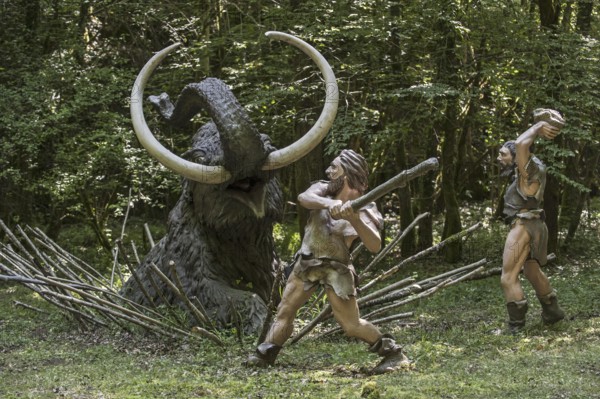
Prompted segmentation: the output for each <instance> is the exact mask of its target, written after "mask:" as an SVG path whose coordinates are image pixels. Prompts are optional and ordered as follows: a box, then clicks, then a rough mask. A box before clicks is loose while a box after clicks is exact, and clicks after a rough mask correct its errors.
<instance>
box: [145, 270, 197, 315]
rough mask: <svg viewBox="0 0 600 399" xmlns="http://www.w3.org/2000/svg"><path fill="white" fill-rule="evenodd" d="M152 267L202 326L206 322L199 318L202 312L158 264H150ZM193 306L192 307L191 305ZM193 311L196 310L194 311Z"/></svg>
mask: <svg viewBox="0 0 600 399" xmlns="http://www.w3.org/2000/svg"><path fill="white" fill-rule="evenodd" d="M150 267H151V268H152V270H154V272H155V273H156V275H157V276H158V277H160V279H161V280H162V281H163V282H164V283H165V284H166V285H167V287H169V288H170V289H171V291H173V293H174V294H175V295H176V296H177V297H178V298H179V299H180V300H181V301H182V302H183V303H184V304H185V305H186V306H188V309H189V310H190V311H191V312H192V316H194V318H195V319H196V321H197V322H198V323H200V324H202V323H203V322H204V321H203V320H202V317H201V316H200V317H198V314H200V312H199V311H198V309H197V308H196V307H195V306H194V305H193V304H192V303H191V302H190V300H189V298H188V297H187V296H186V295H185V294H183V293H182V292H180V291H179V289H178V288H177V286H175V284H173V282H171V280H170V279H169V278H168V277H167V276H166V275H165V274H164V273H163V272H161V271H160V269H159V268H158V266H156V264H154V262H150ZM188 304H189V305H191V307H190V306H189V305H188ZM192 309H195V311H194V310H192Z"/></svg>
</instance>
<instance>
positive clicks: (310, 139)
mask: <svg viewBox="0 0 600 399" xmlns="http://www.w3.org/2000/svg"><path fill="white" fill-rule="evenodd" d="M266 35H267V37H269V38H271V39H278V40H282V41H284V42H286V43H289V44H291V45H293V46H295V47H298V48H299V49H300V50H302V52H304V53H305V54H306V55H308V56H309V57H310V58H311V59H312V60H313V61H314V62H315V63H316V64H317V66H318V67H319V70H320V71H321V73H322V74H323V78H324V80H325V105H324V106H323V110H322V111H321V115H320V116H319V119H317V122H316V123H315V124H314V125H313V127H312V128H311V129H310V130H309V131H308V132H307V133H306V134H305V135H304V136H302V137H301V138H300V139H298V140H297V141H296V142H294V143H293V144H290V145H289V146H287V147H285V148H282V149H280V150H277V151H274V152H272V153H270V154H269V156H268V158H267V160H266V161H265V163H264V165H263V167H262V169H263V170H273V169H279V168H282V167H284V166H287V165H289V164H291V163H293V162H296V161H297V160H299V159H300V158H302V157H303V156H305V155H306V154H308V153H309V152H310V151H312V150H313V148H315V147H316V146H317V145H318V144H319V143H320V142H321V141H322V140H323V139H324V138H325V135H327V132H328V131H329V129H331V126H332V125H333V121H334V120H335V115H336V114H337V107H338V101H339V92H338V86H337V83H336V80H335V75H334V74H333V70H332V69H331V66H329V63H328V62H327V60H325V58H324V57H323V56H322V55H321V53H319V52H318V51H317V50H315V48H314V47H312V46H311V45H309V44H308V43H306V42H305V41H303V40H300V39H298V38H297V37H295V36H292V35H288V34H286V33H282V32H267V33H266Z"/></svg>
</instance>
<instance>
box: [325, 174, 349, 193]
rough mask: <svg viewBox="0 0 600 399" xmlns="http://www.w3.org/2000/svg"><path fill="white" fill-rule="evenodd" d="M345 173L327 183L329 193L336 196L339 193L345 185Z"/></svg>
mask: <svg viewBox="0 0 600 399" xmlns="http://www.w3.org/2000/svg"><path fill="white" fill-rule="evenodd" d="M344 177H345V176H344V175H342V176H340V177H337V178H335V179H331V180H329V182H328V183H327V195H330V196H332V197H335V196H336V194H337V193H339V192H340V191H341V190H342V188H343V187H344Z"/></svg>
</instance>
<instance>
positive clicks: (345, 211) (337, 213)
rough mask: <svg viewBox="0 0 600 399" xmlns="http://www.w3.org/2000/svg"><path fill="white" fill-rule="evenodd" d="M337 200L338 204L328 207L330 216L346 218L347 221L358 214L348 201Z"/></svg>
mask: <svg viewBox="0 0 600 399" xmlns="http://www.w3.org/2000/svg"><path fill="white" fill-rule="evenodd" d="M339 202H340V203H339V204H335V205H334V206H332V207H330V208H329V214H330V215H331V217H332V218H334V219H336V220H337V219H346V220H348V221H352V220H353V219H355V218H357V217H358V216H359V215H358V213H356V212H354V209H352V206H350V205H351V203H350V201H346V202H345V203H342V201H339Z"/></svg>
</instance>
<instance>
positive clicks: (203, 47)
mask: <svg viewBox="0 0 600 399" xmlns="http://www.w3.org/2000/svg"><path fill="white" fill-rule="evenodd" d="M530 3H532V2H521V3H519V2H515V1H508V0H503V1H491V0H484V1H477V2H466V1H462V0H452V1H443V2H440V1H434V0H425V1H414V0H411V1H404V2H381V1H374V0H368V1H358V2H334V3H327V2H321V1H314V0H308V1H302V2H300V1H291V2H285V3H264V2H260V1H255V0H248V1H241V2H166V3H161V4H160V5H158V4H152V3H148V2H100V3H97V4H96V3H94V2H80V3H77V2H40V1H33V2H27V1H24V0H15V1H9V2H6V4H3V5H2V14H1V16H0V22H1V23H2V26H3V30H2V32H0V41H1V42H2V44H3V45H2V46H1V48H0V82H2V83H1V84H0V87H1V90H2V96H0V97H1V98H0V152H1V153H2V157H1V159H0V185H1V186H2V191H1V192H0V200H1V201H2V203H3V207H2V210H1V211H0V217H1V218H2V219H4V220H7V222H8V223H9V224H14V223H33V224H38V225H41V226H44V227H45V228H46V230H48V231H49V232H50V233H51V234H54V235H55V236H58V235H60V229H61V226H62V225H66V224H69V223H74V222H81V221H85V222H87V223H88V224H89V225H90V226H91V227H92V228H93V230H94V234H96V235H97V239H98V241H99V242H100V243H101V244H102V246H104V247H105V248H107V249H108V248H110V247H111V244H112V239H113V238H114V237H115V236H116V233H114V232H112V231H111V229H112V228H111V227H109V226H111V225H114V224H115V223H114V222H115V221H118V220H120V219H121V218H122V216H123V214H124V213H125V211H126V209H127V207H128V206H132V205H134V208H132V209H131V211H132V212H133V213H135V214H136V215H137V216H140V217H146V218H150V219H151V218H156V216H157V215H159V217H161V218H164V212H165V210H166V209H170V208H171V206H172V205H173V203H174V201H175V199H176V198H177V196H178V190H179V188H178V187H179V186H178V183H179V178H178V177H177V176H175V175H173V174H172V173H171V172H169V171H166V170H165V169H164V168H162V167H161V166H159V165H158V164H157V162H155V161H154V160H152V159H150V157H149V156H148V155H147V154H146V153H145V151H144V150H143V149H141V148H140V147H139V144H138V143H137V140H136V139H135V137H134V135H133V133H132V131H131V127H130V120H129V119H130V117H129V111H128V103H127V98H128V95H129V91H130V89H131V84H132V82H133V80H134V77H135V74H136V73H137V71H139V69H140V67H141V66H142V65H143V63H145V62H146V60H147V59H148V58H149V57H150V56H151V54H152V53H153V52H155V51H156V50H158V49H160V48H163V47H164V46H166V45H167V44H169V43H171V42H174V41H180V42H182V43H183V46H182V47H181V48H180V49H179V50H178V51H177V52H176V53H175V54H172V55H171V56H170V57H169V58H168V60H166V61H165V62H164V63H163V65H162V66H161V67H160V68H159V69H158V70H157V71H156V73H155V74H154V76H153V78H152V79H151V81H150V82H149V87H148V88H147V92H148V93H147V94H157V93H160V92H162V91H165V92H167V93H169V94H171V95H172V96H173V97H175V96H176V94H177V93H178V92H179V91H180V90H181V88H182V87H183V86H184V85H185V84H186V83H189V82H194V81H199V80H201V79H203V78H204V77H207V76H216V77H219V78H221V79H223V80H224V81H226V82H227V83H228V84H229V85H230V86H231V87H232V89H233V91H234V92H235V94H236V96H237V97H238V99H239V100H240V102H241V103H242V104H243V105H244V106H245V107H246V109H247V110H248V111H249V113H250V116H251V118H252V120H253V121H254V122H255V123H256V125H257V126H258V127H259V129H260V130H261V131H262V132H264V133H267V134H269V135H270V136H271V138H272V140H273V143H274V144H275V145H276V146H277V147H280V148H281V147H283V146H285V145H287V144H289V143H291V142H292V141H294V140H295V139H296V137H295V136H296V134H297V132H298V131H301V130H303V128H304V127H305V126H310V124H312V122H313V121H315V120H316V118H317V116H318V114H319V112H320V110H321V107H322V100H323V94H324V88H323V86H322V82H321V80H320V78H319V74H318V71H317V70H316V68H315V67H314V66H313V65H312V62H311V61H310V60H308V59H306V57H305V56H304V55H303V54H299V52H298V51H297V50H296V49H293V48H290V46H288V45H287V44H285V43H279V42H271V41H269V40H268V39H267V38H266V37H264V32H265V31H267V30H280V31H284V32H289V33H293V34H296V35H298V36H300V37H301V38H303V39H305V40H307V41H308V42H309V43H311V44H312V45H314V46H315V47H316V48H317V49H318V50H320V51H321V52H322V53H323V55H324V56H325V57H326V58H327V59H328V60H329V61H330V63H331V64H332V67H333V70H334V72H335V74H336V76H337V78H338V82H339V88H340V100H341V101H340V108H339V111H338V117H337V119H336V122H335V124H334V126H333V128H332V130H331V132H330V133H329V135H328V136H327V138H326V141H325V144H324V150H323V151H324V153H323V156H324V157H328V158H330V157H332V156H333V155H334V154H335V153H337V152H338V151H339V150H341V149H343V148H348V147H350V148H353V149H355V150H359V151H361V152H362V153H363V154H365V155H366V156H367V158H368V161H369V163H370V165H371V168H372V172H373V173H372V179H373V180H374V181H379V179H381V178H384V177H386V176H390V175H393V174H395V173H397V172H398V168H399V166H398V164H399V163H400V162H399V159H398V150H397V143H398V141H399V140H404V144H405V147H406V149H407V154H405V155H406V158H407V159H406V162H407V163H408V164H415V163H417V162H418V161H421V160H422V159H423V158H424V157H426V156H433V155H437V156H439V151H440V148H441V144H442V143H443V142H444V140H445V133H443V132H442V131H440V129H439V126H440V125H441V124H443V123H444V122H446V121H448V120H449V119H450V122H452V123H453V126H455V130H456V133H457V134H458V141H457V147H460V148H456V153H455V154H454V157H455V158H456V165H455V167H456V170H457V176H461V177H464V179H462V180H464V181H460V182H459V183H460V184H457V185H456V191H457V192H456V195H458V197H459V198H460V199H462V198H468V197H469V196H473V195H475V194H474V193H475V192H478V194H477V195H478V197H477V198H479V199H484V198H492V201H494V202H496V201H497V197H498V195H499V193H498V190H496V189H495V187H494V186H495V183H496V178H497V168H495V167H494V158H495V152H496V150H497V148H498V146H499V145H500V144H501V143H502V142H503V141H505V140H507V139H512V138H514V137H515V136H516V135H517V134H519V133H520V132H522V131H523V130H524V129H525V128H526V127H527V126H528V124H529V123H530V122H531V111H532V110H533V109H534V108H536V107H539V106H544V107H555V108H557V109H559V110H560V111H561V112H563V114H564V115H565V116H566V119H567V126H566V127H565V129H564V130H563V133H562V135H561V136H559V139H558V140H555V141H554V142H548V143H547V142H543V143H540V145H539V146H538V155H539V156H540V157H541V158H542V159H543V160H544V161H545V162H546V163H547V164H548V165H551V173H552V174H553V175H554V176H556V177H557V178H558V180H559V181H560V184H561V189H562V190H564V191H569V190H575V192H576V193H577V195H581V194H582V193H583V194H585V193H587V192H588V191H589V189H590V187H591V186H592V185H593V184H598V181H597V178H594V177H591V178H590V177H586V174H585V171H584V170H585V168H586V167H588V168H595V169H596V170H597V164H593V161H594V159H596V158H594V156H595V155H596V154H597V153H598V151H599V150H600V147H599V142H598V137H599V136H598V130H597V126H598V124H599V123H598V122H600V121H599V120H598V118H599V115H600V112H599V109H600V100H599V98H598V96H597V93H598V92H599V89H600V87H599V82H600V78H599V76H600V69H599V68H600V67H599V65H600V62H599V58H600V47H599V45H598V38H599V33H598V32H599V29H598V27H599V23H598V14H597V10H595V11H594V12H593V13H592V14H591V15H590V18H591V26H590V29H589V32H584V33H585V34H583V33H582V32H579V31H578V29H579V25H578V24H577V20H576V18H575V16H577V15H578V14H577V13H578V12H579V2H568V3H569V7H571V11H572V12H571V14H570V15H571V17H570V18H571V19H569V17H568V15H567V8H562V9H561V12H562V14H561V15H560V17H561V18H562V20H561V25H560V29H554V30H551V29H541V28H540V19H539V6H537V5H535V4H534V5H533V6H532V8H530V7H529V6H528V4H530ZM199 10H202V12H200V11H199ZM449 43H450V44H452V45H451V46H450V45H448V44H449ZM448 60H453V62H452V63H451V64H450V63H448V62H447V61H448ZM450 105H452V107H450ZM453 107H456V108H453ZM452 109H456V110H458V112H457V114H456V115H451V114H449V112H448V110H452ZM147 111H148V112H147V119H148V122H149V125H150V126H151V128H152V129H153V130H154V131H155V132H157V137H158V138H159V140H160V141H161V142H162V143H163V145H165V146H166V147H168V148H169V149H170V150H172V151H173V152H174V153H176V154H181V153H183V152H184V151H186V150H187V149H188V148H189V144H190V138H191V135H192V134H193V131H194V129H195V128H197V127H198V126H199V125H200V124H201V123H203V122H205V121H206V120H207V116H206V115H200V116H198V117H196V118H194V121H193V123H192V124H191V125H190V126H189V127H187V128H186V129H182V130H176V129H172V128H168V127H166V126H164V125H163V124H162V123H161V122H160V121H159V120H158V119H159V118H158V117H157V116H156V115H155V114H154V113H153V112H152V111H150V109H149V107H148V109H147ZM452 150H454V149H452ZM596 163H597V162H596ZM462 172H467V173H462ZM282 175H283V176H282V179H281V181H283V182H284V183H285V184H286V186H287V187H285V191H286V192H289V193H291V194H294V190H293V189H292V188H291V186H293V185H294V173H293V170H292V169H291V168H287V169H286V170H283V171H282ZM592 175H594V173H592ZM596 175H597V173H596ZM130 189H131V196H130V194H129V193H130ZM412 189H413V191H415V192H413V194H414V196H415V197H420V196H425V193H421V192H418V191H419V190H418V187H416V186H415V187H413V188H412ZM437 192H438V191H436V194H437ZM427 196H429V194H427ZM433 200H435V198H432V199H431V201H433ZM436 207H437V211H439V210H441V209H440V207H443V204H438V205H437V206H436Z"/></svg>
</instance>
